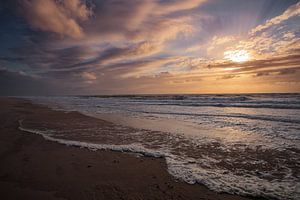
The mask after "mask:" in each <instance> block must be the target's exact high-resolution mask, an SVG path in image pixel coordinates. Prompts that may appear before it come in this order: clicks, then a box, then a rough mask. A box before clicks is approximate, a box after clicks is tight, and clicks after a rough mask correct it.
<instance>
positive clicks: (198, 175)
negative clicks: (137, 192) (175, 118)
mask: <svg viewBox="0 0 300 200" xmlns="http://www.w3.org/2000/svg"><path fill="white" fill-rule="evenodd" d="M19 124H20V126H19V129H20V130H21V131H25V132H29V133H34V134H37V135H41V136H42V137H43V138H44V139H46V140H49V141H53V142H57V143H59V144H64V145H67V146H74V147H80V148H87V149H89V150H91V151H97V150H111V151H118V152H127V153H136V154H139V155H144V156H151V157H163V158H165V159H166V162H167V166H168V172H169V173H170V174H171V175H172V176H174V177H175V178H177V179H179V180H182V181H184V182H186V183H189V184H195V183H201V184H204V185H206V186H207V187H208V188H209V189H211V190H213V191H216V192H228V193H231V194H239V195H251V196H264V197H271V198H278V199H282V200H283V199H284V200H288V199H289V200H296V199H299V197H300V196H299V193H297V191H296V188H297V187H299V185H298V186H297V185H296V184H295V182H294V181H293V180H291V181H287V182H280V181H277V182H276V181H275V182H268V181H267V180H264V179H260V178H258V177H255V176H251V175H250V176H249V175H239V176H237V175H234V174H232V173H231V172H229V171H225V170H223V169H218V168H210V167H212V165H213V164H214V163H216V162H217V160H214V159H213V158H209V157H204V158H203V159H201V160H199V159H198V160H194V159H187V158H182V157H179V156H175V155H173V154H171V153H170V151H169V150H168V149H164V148H160V150H159V151H156V150H152V149H147V148H145V147H143V146H142V145H141V144H130V145H110V144H96V143H89V142H81V141H74V140H67V139H61V138H55V137H53V134H52V133H53V132H52V131H51V130H49V131H47V130H44V131H41V130H36V129H28V128H24V127H22V121H19ZM196 162H204V163H207V168H201V167H199V165H197V164H196Z"/></svg>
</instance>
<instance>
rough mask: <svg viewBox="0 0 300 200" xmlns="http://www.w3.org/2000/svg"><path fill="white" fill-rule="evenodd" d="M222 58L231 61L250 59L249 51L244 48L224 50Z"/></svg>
mask: <svg viewBox="0 0 300 200" xmlns="http://www.w3.org/2000/svg"><path fill="white" fill-rule="evenodd" d="M224 58H225V59H226V60H230V61H232V62H246V61H249V60H250V59H251V56H250V53H249V52H248V51H246V50H232V51H225V52H224Z"/></svg>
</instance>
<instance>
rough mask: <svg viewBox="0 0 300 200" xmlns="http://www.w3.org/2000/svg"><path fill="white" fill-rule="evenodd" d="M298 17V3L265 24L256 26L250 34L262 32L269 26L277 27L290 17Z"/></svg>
mask: <svg viewBox="0 0 300 200" xmlns="http://www.w3.org/2000/svg"><path fill="white" fill-rule="evenodd" d="M299 15H300V2H298V3H296V4H294V5H292V6H290V7H289V8H288V9H287V10H286V11H285V12H284V13H283V14H281V15H279V16H276V17H274V18H272V19H270V20H268V21H267V22H266V23H265V24H263V25H259V26H257V27H256V28H255V29H253V30H252V31H251V34H255V33H257V32H260V31H263V30H265V29H268V28H270V27H271V26H274V25H278V24H280V23H282V22H284V21H286V20H288V19H290V18H292V17H295V16H299Z"/></svg>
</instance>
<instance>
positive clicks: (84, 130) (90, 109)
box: [23, 94, 300, 199]
mask: <svg viewBox="0 0 300 200" xmlns="http://www.w3.org/2000/svg"><path fill="white" fill-rule="evenodd" d="M30 99H31V100H33V101H34V102H37V103H42V104H46V105H49V106H51V107H53V108H56V109H63V110H67V111H70V110H74V111H79V112H81V113H84V114H86V115H90V116H94V117H99V118H104V119H106V120H108V121H112V122H114V123H116V124H120V126H118V127H119V130H117V131H111V130H110V129H107V131H103V127H97V126H91V125H86V126H84V125H82V124H81V125H80V124H78V128H77V129H76V130H69V131H67V130H64V129H63V130H62V129H54V128H49V127H47V126H46V125H45V127H35V129H34V130H33V129H27V131H30V130H31V131H32V132H35V133H40V134H43V135H45V136H48V137H50V139H51V138H52V139H53V138H54V139H60V140H63V143H68V142H69V143H70V142H73V143H74V142H77V143H76V144H78V145H77V146H80V144H81V145H83V143H80V142H86V144H85V145H87V146H89V145H91V146H93V148H95V149H97V148H98V149H101V148H102V147H103V145H106V146H105V148H108V149H109V148H111V149H115V150H116V149H117V150H122V149H123V150H125V151H131V152H137V153H142V154H147V155H153V156H158V155H159V156H163V157H165V158H166V161H167V164H168V170H169V172H170V173H171V174H172V175H174V176H175V177H177V178H179V179H182V180H184V181H186V182H188V183H196V182H199V183H203V184H205V185H206V186H208V187H209V188H210V189H212V190H215V191H220V192H221V191H225V192H230V193H236V194H243V195H253V196H264V197H269V198H278V199H299V198H300V196H299V195H300V191H299V188H300V185H299V182H300V177H299V176H300V173H299V169H300V95H299V94H253V95H167V96H153V95H152V96H117V97H115V96H111V97H107V96H106V97H101V96H93V97H31V98H30ZM127 126H129V127H134V128H135V129H130V131H128V129H127ZM23 128H24V129H25V128H26V127H23ZM125 129H126V130H127V131H124V130H125ZM128 132H129V133H130V134H128ZM48 139H49V138H48ZM78 142H79V143H78ZM97 145H98V146H97ZM101 145H102V146H101ZM100 147H101V148H100ZM128 149H129V150H128Z"/></svg>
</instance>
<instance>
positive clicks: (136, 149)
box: [19, 121, 164, 158]
mask: <svg viewBox="0 0 300 200" xmlns="http://www.w3.org/2000/svg"><path fill="white" fill-rule="evenodd" d="M19 123H20V126H19V130H21V131H25V132H29V133H34V134H37V135H41V136H42V137H43V138H44V139H46V140H48V141H53V142H57V143H59V144H64V145H67V146H74V147H80V148H87V149H89V150H92V151H96V150H111V151H120V152H128V153H138V154H142V155H144V156H151V157H157V158H159V157H164V155H163V154H161V153H160V152H158V151H153V150H150V149H146V148H144V147H143V146H141V145H140V144H130V145H111V144H95V143H89V142H81V141H75V140H66V139H61V138H55V137H53V136H51V135H50V134H47V131H40V130H35V129H28V128H24V127H22V126H21V121H19Z"/></svg>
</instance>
